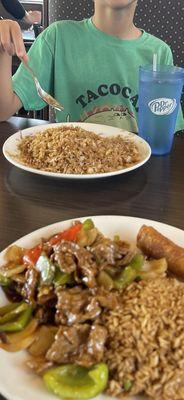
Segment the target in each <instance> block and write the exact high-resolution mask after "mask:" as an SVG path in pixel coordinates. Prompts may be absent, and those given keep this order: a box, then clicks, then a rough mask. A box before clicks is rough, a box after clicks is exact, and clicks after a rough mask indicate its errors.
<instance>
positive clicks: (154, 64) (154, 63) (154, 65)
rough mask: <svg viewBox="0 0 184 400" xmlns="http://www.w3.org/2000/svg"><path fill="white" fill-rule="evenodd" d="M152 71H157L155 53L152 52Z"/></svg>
mask: <svg viewBox="0 0 184 400" xmlns="http://www.w3.org/2000/svg"><path fill="white" fill-rule="evenodd" d="M153 71H154V72H156V71H157V54H156V53H154V54H153Z"/></svg>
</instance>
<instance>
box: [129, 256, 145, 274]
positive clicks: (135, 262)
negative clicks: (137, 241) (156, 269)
mask: <svg viewBox="0 0 184 400" xmlns="http://www.w3.org/2000/svg"><path fill="white" fill-rule="evenodd" d="M143 264H144V256H143V254H136V255H135V256H134V257H133V258H132V260H131V261H130V266H131V267H132V268H134V269H135V270H136V271H141V268H142V266H143Z"/></svg>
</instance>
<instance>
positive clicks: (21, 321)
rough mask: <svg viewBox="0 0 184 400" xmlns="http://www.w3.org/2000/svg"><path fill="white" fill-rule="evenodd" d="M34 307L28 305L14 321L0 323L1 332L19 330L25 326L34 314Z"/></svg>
mask: <svg viewBox="0 0 184 400" xmlns="http://www.w3.org/2000/svg"><path fill="white" fill-rule="evenodd" d="M32 311H33V309H32V307H31V306H29V305H27V307H26V309H25V310H24V311H22V312H20V314H18V315H17V318H16V319H13V321H12V320H11V321H8V322H5V323H3V324H0V332H18V331H21V330H22V329H24V328H25V326H26V325H27V324H28V322H29V321H30V319H31V316H32Z"/></svg>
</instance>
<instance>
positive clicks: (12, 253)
mask: <svg viewBox="0 0 184 400" xmlns="http://www.w3.org/2000/svg"><path fill="white" fill-rule="evenodd" d="M24 252H25V250H24V249H22V247H19V246H17V245H16V244H14V245H12V246H10V247H8V249H7V251H6V254H5V257H6V260H7V261H8V262H13V263H14V264H15V263H16V264H21V263H22V257H23V255H24Z"/></svg>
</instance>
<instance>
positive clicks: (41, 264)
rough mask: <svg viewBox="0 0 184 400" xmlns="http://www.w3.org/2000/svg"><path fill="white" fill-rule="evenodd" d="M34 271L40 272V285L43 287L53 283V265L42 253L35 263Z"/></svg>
mask: <svg viewBox="0 0 184 400" xmlns="http://www.w3.org/2000/svg"><path fill="white" fill-rule="evenodd" d="M36 269H37V271H39V272H40V275H41V282H42V283H44V284H45V285H50V284H51V283H52V282H53V279H54V275H55V265H54V264H53V263H52V261H51V260H50V259H49V258H48V257H47V255H46V254H45V253H44V252H42V253H41V255H40V257H39V258H38V261H37V262H36Z"/></svg>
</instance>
